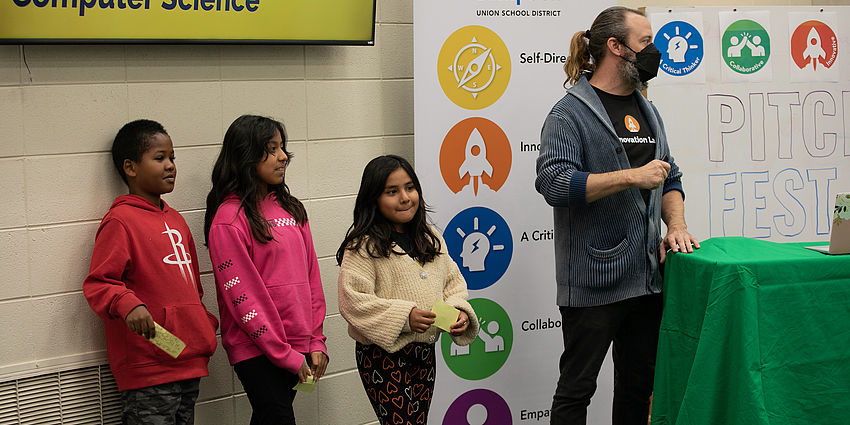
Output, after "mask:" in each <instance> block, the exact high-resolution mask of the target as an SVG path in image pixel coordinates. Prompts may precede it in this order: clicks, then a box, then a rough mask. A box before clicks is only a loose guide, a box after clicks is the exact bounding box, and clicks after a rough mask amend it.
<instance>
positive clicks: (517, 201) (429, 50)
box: [414, 0, 614, 425]
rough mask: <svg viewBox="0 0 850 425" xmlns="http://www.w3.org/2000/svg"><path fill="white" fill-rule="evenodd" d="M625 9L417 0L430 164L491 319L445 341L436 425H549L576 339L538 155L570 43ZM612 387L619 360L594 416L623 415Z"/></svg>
mask: <svg viewBox="0 0 850 425" xmlns="http://www.w3.org/2000/svg"><path fill="white" fill-rule="evenodd" d="M612 5H614V2H613V1H612V2H601V3H600V2H582V3H580V2H575V1H568V0H521V1H520V0H429V1H417V2H414V72H415V80H414V81H415V82H414V95H415V134H416V136H415V137H416V140H415V154H416V171H417V174H418V176H419V178H420V180H421V183H422V186H423V198H424V199H425V200H426V201H427V202H428V203H429V204H430V205H431V206H432V207H433V209H434V211H433V213H431V215H430V217H431V219H432V220H433V221H434V222H435V224H436V225H437V226H438V227H439V229H440V231H441V232H443V236H444V238H445V240H446V243H447V244H448V250H449V253H450V255H451V256H452V258H453V259H454V260H455V261H456V262H457V264H458V266H460V269H461V272H462V273H463V275H464V277H465V278H466V280H467V284H468V287H469V289H470V302H471V304H472V306H473V307H474V308H475V311H476V313H477V314H478V316H479V318H480V321H481V331H480V332H479V334H478V339H476V340H475V342H474V343H473V344H472V345H471V346H469V347H458V346H455V345H453V344H452V343H451V339H449V338H447V337H443V338H441V339H440V341H438V343H437V349H438V351H439V353H438V357H439V361H438V369H437V382H436V389H435V392H434V402H433V405H432V407H431V414H430V417H429V421H428V423H430V424H444V425H449V424H451V425H454V424H470V425H471V424H478V425H481V424H485V423H486V424H488V425H505V424H522V423H548V422H549V408H550V407H551V404H552V394H553V393H554V390H555V383H556V381H557V378H558V358H559V357H560V354H561V351H562V350H563V343H562V337H561V322H560V313H559V312H558V309H557V306H556V305H555V278H554V269H555V266H554V248H553V244H552V238H553V227H552V208H551V207H549V206H548V205H547V204H546V203H545V201H544V200H543V197H542V196H541V195H539V194H538V193H537V192H536V191H535V190H534V179H535V161H536V159H537V155H538V149H539V144H540V129H541V127H542V125H543V121H544V119H545V118H546V115H547V114H548V113H549V110H550V109H551V108H552V106H553V105H554V104H555V102H556V101H557V100H558V99H560V98H561V97H562V96H563V95H564V88H563V83H564V79H565V74H564V72H563V64H564V62H565V61H566V57H567V53H568V49H569V40H570V38H571V37H572V35H573V33H574V32H576V31H584V30H585V29H587V28H588V27H589V26H590V24H591V22H592V21H593V19H594V18H595V17H596V15H597V14H598V13H599V12H600V11H602V10H603V9H604V8H606V7H608V6H612ZM612 381H613V378H612V372H611V368H610V364H608V365H606V366H605V368H604V370H603V372H602V374H601V375H600V379H599V383H600V387H599V390H598V392H597V394H598V395H597V397H596V398H594V402H593V404H592V405H591V409H590V410H591V411H590V421H589V423H591V424H604V423H610V407H611V392H612Z"/></svg>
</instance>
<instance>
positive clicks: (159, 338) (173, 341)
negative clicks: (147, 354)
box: [148, 322, 186, 359]
mask: <svg viewBox="0 0 850 425" xmlns="http://www.w3.org/2000/svg"><path fill="white" fill-rule="evenodd" d="M154 326H155V327H156V336H154V337H153V338H151V339H149V340H148V341H150V342H151V344H153V345H156V346H157V347H159V348H161V349H162V351H165V352H166V353H168V355H169V356H171V357H174V358H175V359H176V358H177V356H179V355H180V353H182V352H183V349H185V348H186V343H185V342H183V341H181V340H180V338H177V337H176V336H174V334H173V333H171V332H168V331H167V330H165V328H163V327H162V326H160V325H159V323H156V322H154Z"/></svg>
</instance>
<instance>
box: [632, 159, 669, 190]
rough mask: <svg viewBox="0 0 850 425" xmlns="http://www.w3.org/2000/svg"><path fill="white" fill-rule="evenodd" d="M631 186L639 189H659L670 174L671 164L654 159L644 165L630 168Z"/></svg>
mask: <svg viewBox="0 0 850 425" xmlns="http://www.w3.org/2000/svg"><path fill="white" fill-rule="evenodd" d="M628 171H629V174H628V177H629V186H631V187H636V188H638V189H657V188H658V187H661V185H662V184H664V180H665V179H667V175H668V174H670V164H669V163H667V162H664V161H661V160H660V159H653V160H652V161H650V162H649V163H647V164H646V165H644V166H643V167H638V168H632V169H631V170H628Z"/></svg>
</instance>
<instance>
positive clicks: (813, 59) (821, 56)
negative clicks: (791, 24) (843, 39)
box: [791, 21, 838, 72]
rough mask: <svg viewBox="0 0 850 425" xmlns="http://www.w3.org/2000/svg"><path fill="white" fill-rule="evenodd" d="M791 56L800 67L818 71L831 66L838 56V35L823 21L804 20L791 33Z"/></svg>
mask: <svg viewBox="0 0 850 425" xmlns="http://www.w3.org/2000/svg"><path fill="white" fill-rule="evenodd" d="M791 58H793V59H794V64H796V65H797V67H798V68H800V69H807V70H811V71H812V72H818V70H825V69H828V68H831V67H832V66H833V65H835V62H836V59H837V58H838V37H836V36H835V32H833V31H832V28H830V27H829V25H827V24H825V23H823V22H820V21H807V22H803V23H802V24H800V26H798V27H797V29H795V30H794V33H793V34H792V35H791Z"/></svg>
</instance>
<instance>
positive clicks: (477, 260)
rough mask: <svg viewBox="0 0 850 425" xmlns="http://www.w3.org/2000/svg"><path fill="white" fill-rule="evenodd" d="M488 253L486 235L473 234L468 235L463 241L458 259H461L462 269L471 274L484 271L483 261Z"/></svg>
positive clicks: (488, 243)
mask: <svg viewBox="0 0 850 425" xmlns="http://www.w3.org/2000/svg"><path fill="white" fill-rule="evenodd" d="M489 252H490V240H489V239H487V235H485V234H483V233H480V232H475V233H470V234H469V235H467V236H466V237H465V238H464V239H463V250H462V251H461V252H460V258H463V267H466V268H467V269H469V271H471V272H480V271H483V270H484V260H485V259H486V258H487V254H488V253H489Z"/></svg>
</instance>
